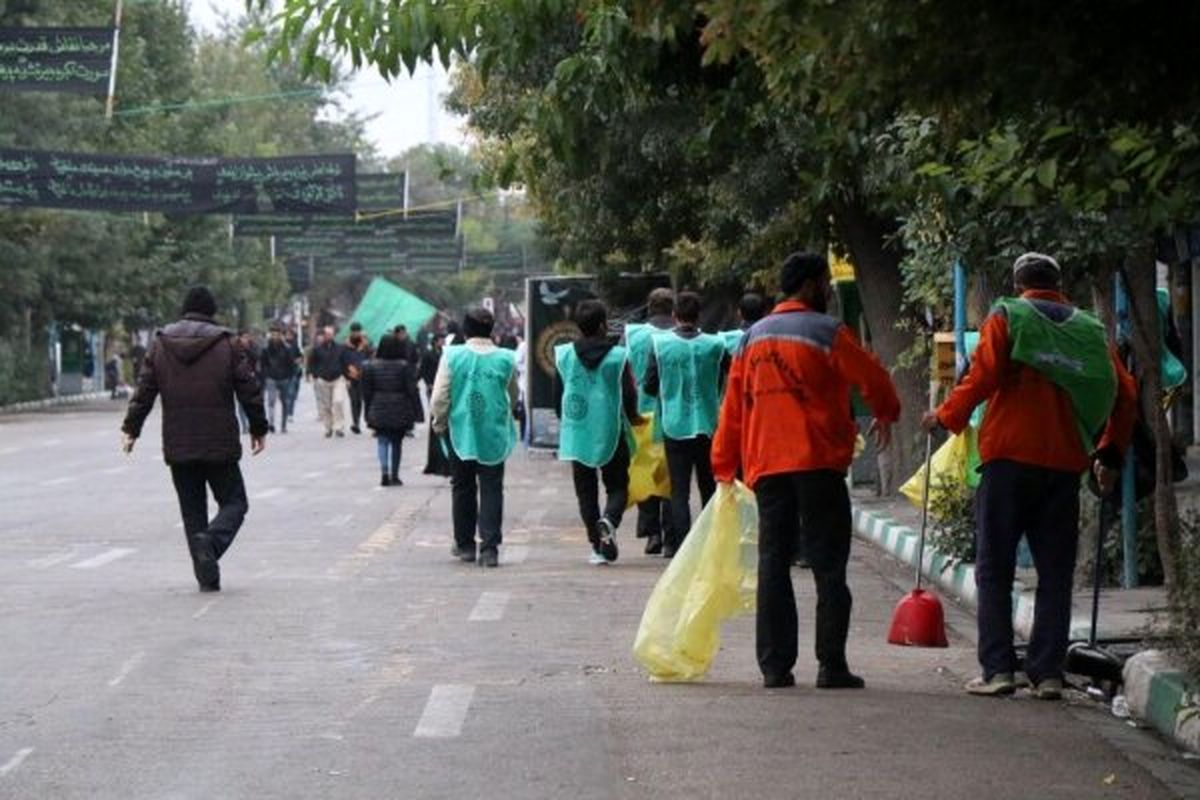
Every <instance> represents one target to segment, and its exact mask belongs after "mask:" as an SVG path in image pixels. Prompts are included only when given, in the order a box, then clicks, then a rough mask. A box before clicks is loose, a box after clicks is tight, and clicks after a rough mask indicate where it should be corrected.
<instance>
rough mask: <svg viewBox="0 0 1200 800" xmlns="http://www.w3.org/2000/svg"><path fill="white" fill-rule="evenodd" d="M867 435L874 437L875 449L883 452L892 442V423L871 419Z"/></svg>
mask: <svg viewBox="0 0 1200 800" xmlns="http://www.w3.org/2000/svg"><path fill="white" fill-rule="evenodd" d="M867 435H868V436H874V437H875V449H876V450H878V451H880V452H883V451H884V450H887V449H888V445H890V444H891V443H892V423H890V422H886V421H884V420H881V419H875V420H872V421H871V427H870V428H868V429H867Z"/></svg>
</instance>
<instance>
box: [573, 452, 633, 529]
mask: <svg viewBox="0 0 1200 800" xmlns="http://www.w3.org/2000/svg"><path fill="white" fill-rule="evenodd" d="M597 473H599V477H597ZM571 475H572V477H573V478H574V479H575V499H576V500H578V501H579V516H580V518H581V519H582V520H583V525H584V527H585V528H587V536H588V541H589V542H591V543H592V547H593V548H594V547H596V546H598V545H599V544H600V532H599V530H598V529H597V528H596V523H597V522H598V521H599V520H600V516H601V513H600V481H604V493H605V495H606V497H605V500H604V514H603V516H604V517H605V518H607V519H608V521H609V522H611V523H612V525H613V527H614V528H617V527H620V525H621V518H622V517H623V516H624V515H625V503H626V501H627V500H628V499H629V445H627V444H626V443H625V437H624V436H622V437H621V439H620V441H619V442H618V443H617V450H616V452H615V453H613V457H612V458H611V459H609V461H608V463H607V464H605V465H604V466H602V467H600V469H596V468H595V467H589V466H588V465H587V464H581V463H579V462H578V461H572V462H571Z"/></svg>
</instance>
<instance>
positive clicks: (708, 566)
mask: <svg viewBox="0 0 1200 800" xmlns="http://www.w3.org/2000/svg"><path fill="white" fill-rule="evenodd" d="M757 590H758V506H757V505H756V504H755V501H754V492H752V491H750V490H749V489H747V488H746V487H745V486H744V485H742V484H741V483H736V484H733V485H730V484H727V483H722V484H720V485H718V486H717V493H716V494H715V495H713V498H712V500H711V501H709V503H708V505H706V506H705V507H704V510H703V511H702V512H700V516H699V518H697V520H696V522H695V524H694V525H692V529H691V531H690V532H689V533H688V536H687V539H686V540H685V541H684V543H683V546H682V547H681V548H679V552H678V553H676V554H675V558H674V559H672V560H671V564H670V566H669V567H667V571H666V572H664V573H663V575H662V577H661V578H659V580H658V584H657V585H656V586H655V587H654V591H653V592H652V593H651V594H650V600H649V602H647V603H646V610H645V611H644V612H643V613H642V622H641V625H639V626H638V632H637V638H636V640H635V641H634V644H633V655H634V658H636V659H637V660H638V663H640V664H641V665H642V666H643V667H645V668H646V670H647V671H648V672H649V673H650V677H651V679H653V680H656V681H694V680H697V679H698V678H701V677H703V676H704V674H705V673H706V672H708V668H709V666H710V665H711V664H712V660H713V658H714V657H715V656H716V654H717V648H718V647H719V646H720V643H721V623H722V622H723V621H724V620H726V619H729V618H730V617H734V616H738V615H740V614H748V613H750V612H752V611H754V608H755V605H756V599H755V598H756V592H757Z"/></svg>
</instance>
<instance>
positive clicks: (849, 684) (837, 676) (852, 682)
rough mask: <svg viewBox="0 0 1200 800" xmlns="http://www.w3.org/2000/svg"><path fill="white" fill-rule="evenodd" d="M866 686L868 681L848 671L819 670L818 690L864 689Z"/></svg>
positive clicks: (822, 668)
mask: <svg viewBox="0 0 1200 800" xmlns="http://www.w3.org/2000/svg"><path fill="white" fill-rule="evenodd" d="M866 685H867V682H866V681H864V680H863V679H862V678H860V677H858V676H857V675H855V674H854V673H853V672H851V671H850V670H848V669H838V670H832V669H825V667H821V668H820V669H819V670H817V688H818V689H864V688H866Z"/></svg>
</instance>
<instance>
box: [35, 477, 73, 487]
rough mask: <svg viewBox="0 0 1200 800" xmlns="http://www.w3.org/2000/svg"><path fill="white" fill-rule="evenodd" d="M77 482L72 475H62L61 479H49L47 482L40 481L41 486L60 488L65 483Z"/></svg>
mask: <svg viewBox="0 0 1200 800" xmlns="http://www.w3.org/2000/svg"><path fill="white" fill-rule="evenodd" d="M77 480H79V478H76V477H75V476H74V475H64V476H63V477H61V478H51V479H50V480H48V481H42V483H41V485H42V486H62V485H63V484H65V483H74V482H75V481H77Z"/></svg>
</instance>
